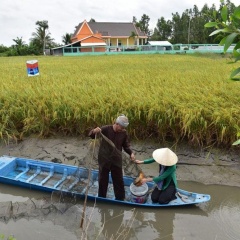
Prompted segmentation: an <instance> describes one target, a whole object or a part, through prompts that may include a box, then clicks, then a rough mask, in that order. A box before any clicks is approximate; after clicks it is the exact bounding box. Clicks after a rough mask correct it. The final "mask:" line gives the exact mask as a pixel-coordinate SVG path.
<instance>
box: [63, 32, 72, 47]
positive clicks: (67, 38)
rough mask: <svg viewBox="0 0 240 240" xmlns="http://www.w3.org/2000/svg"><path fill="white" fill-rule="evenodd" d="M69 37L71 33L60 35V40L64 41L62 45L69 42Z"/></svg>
mask: <svg viewBox="0 0 240 240" xmlns="http://www.w3.org/2000/svg"><path fill="white" fill-rule="evenodd" d="M71 37H72V34H71V33H66V34H65V35H63V36H62V42H63V43H64V45H67V44H70V43H71Z"/></svg>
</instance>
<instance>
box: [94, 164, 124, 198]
mask: <svg viewBox="0 0 240 240" xmlns="http://www.w3.org/2000/svg"><path fill="white" fill-rule="evenodd" d="M107 165H108V164H107ZM110 172H111V177H112V181H113V189H114V194H115V198H116V200H124V198H125V189H124V183H123V173H122V168H120V167H117V166H115V165H113V164H110V165H108V166H103V167H102V168H100V169H99V176H98V183H99V188H98V196H99V197H104V198H106V196H107V190H108V181H109V173H110Z"/></svg>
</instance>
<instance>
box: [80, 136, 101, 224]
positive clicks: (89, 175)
mask: <svg viewBox="0 0 240 240" xmlns="http://www.w3.org/2000/svg"><path fill="white" fill-rule="evenodd" d="M96 137H97V134H95V139H94V144H93V151H92V158H91V161H90V164H89V168H88V182H87V187H86V192H85V199H84V204H83V213H82V218H81V223H80V228H83V222H84V218H85V211H86V205H87V196H88V189H89V183H90V178H91V166H92V161H93V158H94V151H95V145H96Z"/></svg>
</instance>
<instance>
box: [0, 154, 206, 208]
mask: <svg viewBox="0 0 240 240" xmlns="http://www.w3.org/2000/svg"><path fill="white" fill-rule="evenodd" d="M133 181H134V178H132V177H128V176H124V184H125V192H126V199H125V200H124V201H118V200H115V197H114V192H113V185H112V181H111V177H110V182H109V187H108V193H107V198H101V197H98V196H97V192H98V171H97V170H88V169H87V168H84V167H77V166H71V165H65V164H59V163H52V162H47V161H42V160H33V159H26V158H17V157H10V156H2V157H0V182H1V183H6V184H12V185H16V186H20V187H25V188H29V189H36V190H41V191H47V192H55V191H61V192H62V193H66V194H73V195H77V196H79V197H81V198H85V195H86V194H87V198H88V199H89V200H94V201H104V202H109V203H118V204H120V203H121V204H127V205H132V206H141V207H155V208H160V207H172V206H184V205H192V204H200V203H203V202H207V201H209V200H210V195H208V194H199V193H193V192H188V191H184V190H182V189H178V190H177V194H176V199H175V200H173V201H171V202H170V203H168V204H154V203H152V201H151V196H150V195H151V190H152V189H153V188H154V182H148V183H147V186H148V192H147V193H145V194H144V196H139V195H137V197H136V196H134V194H133V193H132V191H131V189H130V188H131V186H132V184H133ZM143 197H144V201H142V199H143ZM136 199H137V200H136ZM139 199H140V201H138V200H139Z"/></svg>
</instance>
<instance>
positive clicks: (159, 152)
mask: <svg viewBox="0 0 240 240" xmlns="http://www.w3.org/2000/svg"><path fill="white" fill-rule="evenodd" d="M152 156H153V159H154V160H155V161H156V162H157V163H159V164H161V165H163V166H172V165H174V164H176V163H177V161H178V157H177V155H176V154H175V153H174V152H173V151H171V150H170V149H169V148H159V149H156V150H155V151H153V154H152Z"/></svg>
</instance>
